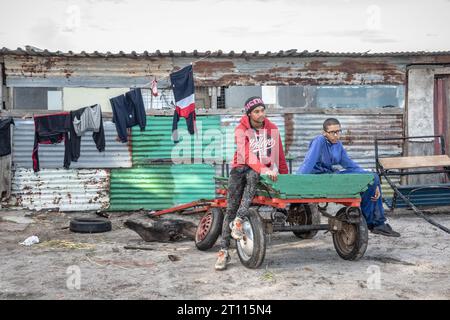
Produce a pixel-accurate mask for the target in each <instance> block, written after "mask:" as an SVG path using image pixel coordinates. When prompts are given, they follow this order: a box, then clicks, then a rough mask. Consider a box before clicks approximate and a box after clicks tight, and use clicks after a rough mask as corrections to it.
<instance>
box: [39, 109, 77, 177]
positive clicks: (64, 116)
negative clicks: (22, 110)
mask: <svg viewBox="0 0 450 320" xmlns="http://www.w3.org/2000/svg"><path fill="white" fill-rule="evenodd" d="M70 128H71V121H70V113H69V112H62V113H56V114H51V115H42V116H34V129H35V132H34V147H33V154H32V159H33V170H34V172H38V171H39V170H40V167H39V144H55V143H60V142H62V141H64V168H66V169H68V168H69V167H70V162H71V157H72V155H71V150H70V141H69V131H70Z"/></svg>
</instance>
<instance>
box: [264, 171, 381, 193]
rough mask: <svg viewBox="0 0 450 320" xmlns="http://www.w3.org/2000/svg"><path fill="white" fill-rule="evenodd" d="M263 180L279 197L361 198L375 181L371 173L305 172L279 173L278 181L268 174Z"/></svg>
mask: <svg viewBox="0 0 450 320" xmlns="http://www.w3.org/2000/svg"><path fill="white" fill-rule="evenodd" d="M261 178H262V181H263V182H264V183H265V184H267V185H269V186H270V188H271V189H273V190H274V195H275V194H276V196H277V197H279V198H285V199H293V198H302V199H304V198H339V199H340V198H355V197H357V198H359V197H360V192H364V191H366V190H367V188H368V185H369V184H371V183H372V182H373V175H371V174H303V175H290V174H286V175H279V176H278V180H277V182H273V181H272V180H270V179H269V177H268V176H261Z"/></svg>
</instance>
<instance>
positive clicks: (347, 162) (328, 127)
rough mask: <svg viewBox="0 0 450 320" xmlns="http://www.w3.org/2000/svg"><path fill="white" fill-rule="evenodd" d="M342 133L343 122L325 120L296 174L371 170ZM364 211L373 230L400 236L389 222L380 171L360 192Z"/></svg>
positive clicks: (385, 234)
mask: <svg viewBox="0 0 450 320" xmlns="http://www.w3.org/2000/svg"><path fill="white" fill-rule="evenodd" d="M341 132H342V130H341V124H340V123H339V121H338V120H337V119H334V118H330V119H327V120H325V122H324V123H323V132H322V135H319V136H317V137H315V138H314V139H313V140H312V141H311V143H310V145H309V150H308V152H307V153H306V156H305V160H304V161H303V164H302V165H301V166H300V167H299V168H298V170H297V172H296V174H320V173H338V174H345V173H368V172H369V171H366V170H364V169H363V168H361V167H360V166H359V165H358V164H357V163H355V162H354V161H353V160H352V159H350V157H349V156H348V154H347V152H346V151H345V149H344V146H343V145H342V142H341V141H339V138H340V135H341ZM361 211H362V214H363V215H364V217H365V219H366V222H367V226H368V228H369V230H370V231H371V232H373V233H376V234H381V235H384V236H389V237H399V236H400V234H399V233H398V232H395V231H394V230H392V228H391V226H390V225H389V224H387V223H386V218H385V216H384V208H383V202H382V194H381V186H380V179H379V177H378V175H377V174H374V183H373V184H372V185H370V186H369V189H368V190H367V191H366V192H364V193H362V194H361Z"/></svg>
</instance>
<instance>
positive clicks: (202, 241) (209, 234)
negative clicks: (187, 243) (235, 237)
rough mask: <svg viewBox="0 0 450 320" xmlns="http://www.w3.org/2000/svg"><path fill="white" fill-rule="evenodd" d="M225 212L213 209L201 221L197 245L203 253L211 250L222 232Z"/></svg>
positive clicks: (198, 228) (196, 239) (196, 234)
mask: <svg viewBox="0 0 450 320" xmlns="http://www.w3.org/2000/svg"><path fill="white" fill-rule="evenodd" d="M222 224H223V212H222V210H221V209H219V208H211V209H209V210H208V212H206V214H205V215H204V216H203V218H202V219H201V220H200V222H199V224H198V227H197V232H196V233H195V245H196V246H197V248H198V249H199V250H201V251H206V250H208V249H211V248H212V247H213V246H214V244H215V243H216V241H217V238H218V237H219V235H220V233H221V232H222Z"/></svg>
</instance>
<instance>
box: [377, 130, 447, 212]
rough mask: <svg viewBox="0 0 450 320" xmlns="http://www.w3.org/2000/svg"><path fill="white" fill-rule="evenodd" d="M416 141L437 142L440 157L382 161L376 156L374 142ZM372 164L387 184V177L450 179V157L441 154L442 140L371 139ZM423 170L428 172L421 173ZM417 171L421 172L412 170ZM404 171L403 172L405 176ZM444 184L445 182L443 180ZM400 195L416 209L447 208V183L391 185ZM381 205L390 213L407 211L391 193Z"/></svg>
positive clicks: (396, 158) (442, 150) (402, 202)
mask: <svg viewBox="0 0 450 320" xmlns="http://www.w3.org/2000/svg"><path fill="white" fill-rule="evenodd" d="M418 138H434V139H436V138H439V139H440V145H441V152H442V154H440V155H430V156H412V157H385V158H381V157H380V156H379V154H378V142H379V141H382V140H391V141H392V140H409V139H418ZM375 161H376V167H377V172H378V174H379V175H381V176H384V177H385V178H386V179H387V180H388V182H389V179H388V177H389V176H407V175H416V174H436V173H444V174H446V176H447V177H448V178H450V157H449V156H448V155H447V154H446V153H445V143H444V137H443V136H424V137H402V138H381V139H375ZM424 168H428V169H425V170H424ZM414 169H421V170H414ZM405 170H407V171H406V172H405ZM447 181H448V180H447ZM390 184H391V186H392V187H393V188H396V189H397V190H398V192H399V193H401V195H403V196H404V197H405V198H406V199H407V200H409V201H410V202H412V204H413V205H414V206H416V207H433V206H449V205H450V183H438V184H424V185H394V184H393V182H390ZM384 200H385V203H386V204H387V205H388V206H389V207H390V208H391V209H392V210H394V209H395V208H405V207H409V206H408V205H407V203H406V202H405V200H404V199H402V197H400V195H398V194H397V193H394V196H393V197H392V198H385V199H384Z"/></svg>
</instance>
